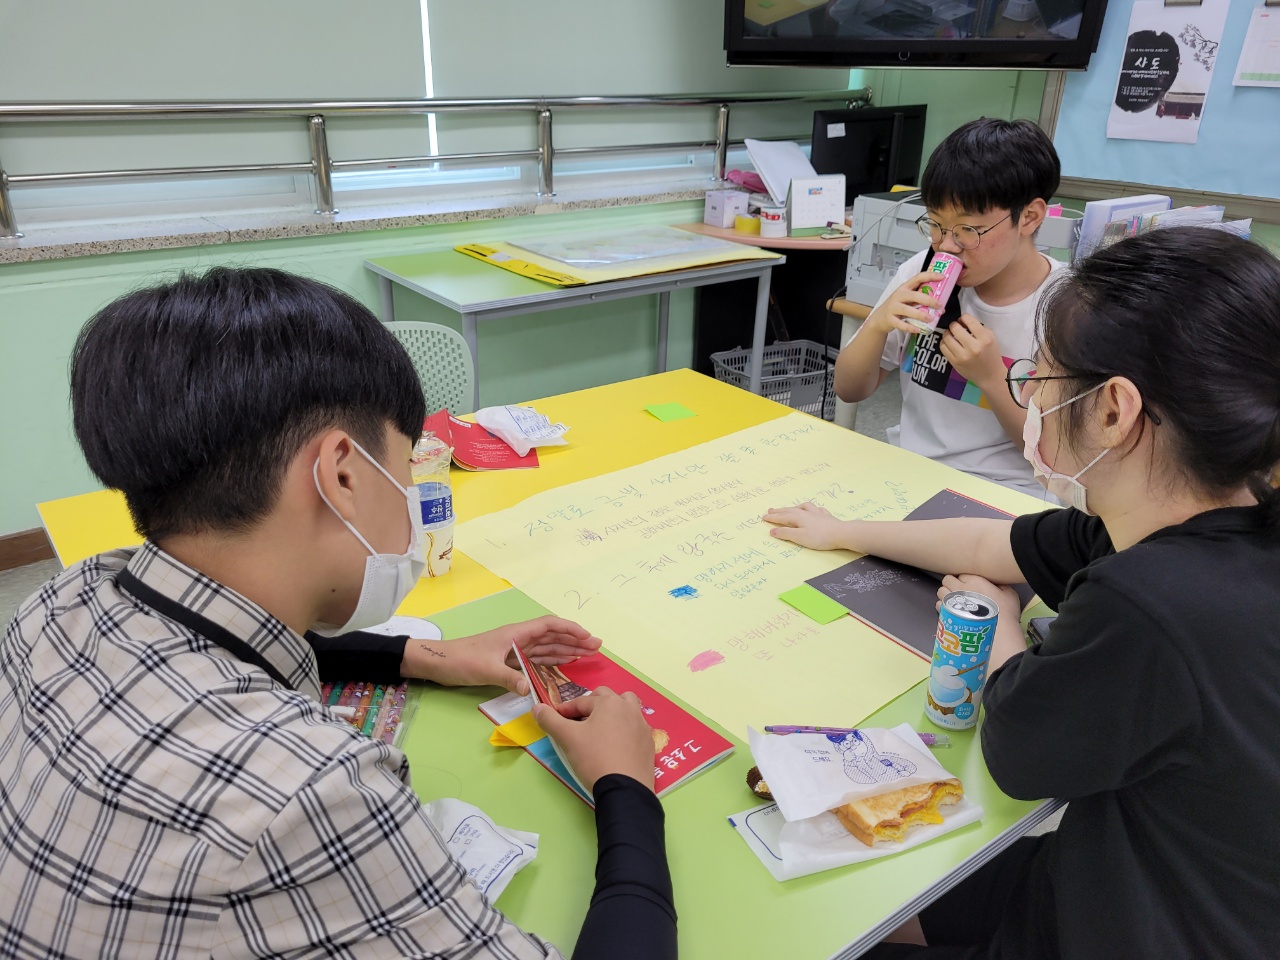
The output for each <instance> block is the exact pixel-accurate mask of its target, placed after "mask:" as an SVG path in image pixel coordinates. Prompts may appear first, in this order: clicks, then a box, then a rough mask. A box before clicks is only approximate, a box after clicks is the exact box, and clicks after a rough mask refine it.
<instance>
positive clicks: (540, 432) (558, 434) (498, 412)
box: [475, 407, 569, 457]
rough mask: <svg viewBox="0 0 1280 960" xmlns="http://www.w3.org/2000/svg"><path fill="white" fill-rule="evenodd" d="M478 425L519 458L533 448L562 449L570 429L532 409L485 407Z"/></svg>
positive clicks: (477, 415)
mask: <svg viewBox="0 0 1280 960" xmlns="http://www.w3.org/2000/svg"><path fill="white" fill-rule="evenodd" d="M475 417H476V423H478V424H480V426H482V427H484V428H485V429H486V430H488V431H489V432H490V433H492V434H493V435H494V436H495V437H498V438H499V439H501V440H503V441H505V442H506V444H507V446H509V447H510V448H511V449H512V450H514V451H515V452H516V456H518V457H523V456H525V455H526V454H527V453H528V452H529V451H530V450H532V449H533V448H534V447H562V446H564V445H565V444H567V443H568V441H567V440H565V439H564V435H565V434H566V433H568V432H569V428H568V427H566V426H565V425H564V424H563V423H552V422H551V421H550V420H548V419H547V418H546V417H544V416H543V415H542V414H540V413H539V412H538V411H537V410H535V409H533V407H485V408H484V409H482V410H477V411H476V413H475Z"/></svg>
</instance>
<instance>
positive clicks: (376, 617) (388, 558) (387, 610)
mask: <svg viewBox="0 0 1280 960" xmlns="http://www.w3.org/2000/svg"><path fill="white" fill-rule="evenodd" d="M351 443H352V446H354V447H355V448H356V449H357V450H359V451H360V454H361V455H362V456H363V457H364V458H365V459H366V460H368V461H369V462H370V463H372V464H373V465H374V466H375V467H377V468H378V472H379V473H381V474H382V475H383V476H384V477H386V478H387V479H388V480H389V481H391V482H392V483H393V484H395V486H396V488H397V489H398V490H400V491H402V492H403V493H404V498H405V507H406V508H407V512H408V516H409V548H408V549H407V550H406V551H405V552H404V553H378V552H377V551H376V550H374V549H373V547H372V546H371V545H370V543H369V541H368V540H366V539H365V538H364V537H363V536H361V534H360V531H359V530H357V529H356V528H355V527H354V526H352V525H351V524H350V523H349V522H348V521H347V520H346V518H345V517H343V516H342V514H340V513H338V511H337V510H336V509H335V508H334V506H333V504H332V503H330V502H329V498H328V497H326V496H325V495H324V491H323V490H321V489H320V460H319V459H317V460H316V462H315V465H314V466H313V467H312V468H311V474H312V476H313V477H314V478H315V481H316V490H317V491H319V493H320V499H321V500H323V501H324V502H325V504H326V505H327V506H328V507H329V509H330V510H333V512H334V513H335V514H336V515H337V517H338V519H339V520H341V521H342V523H343V525H344V526H346V528H347V529H348V530H350V531H351V532H352V533H353V534H355V537H356V539H357V540H359V541H360V542H361V543H362V544H363V545H364V548H365V549H366V550H368V551H369V556H368V557H366V558H365V561H364V583H363V584H362V585H361V587H360V599H359V600H357V601H356V608H355V610H354V611H352V613H351V616H350V617H349V618H348V619H347V622H346V623H344V624H342V625H341V626H337V627H335V626H333V625H332V624H327V623H317V624H315V625H314V626H313V627H312V628H311V629H312V630H314V631H315V632H316V633H318V634H320V635H321V636H324V637H333V636H337V635H338V634H340V633H348V632H349V631H352V630H363V629H365V628H366V627H374V626H377V625H378V624H380V623H386V622H387V621H388V620H390V619H391V618H392V617H393V616H395V612H396V608H398V607H399V606H400V604H401V602H402V601H403V600H404V598H405V597H407V596H408V595H409V591H410V590H412V589H413V585H414V584H415V583H417V582H418V578H419V577H421V576H422V571H423V570H424V569H425V568H426V565H427V558H426V556H425V555H424V554H423V552H422V541H421V538H420V537H419V535H418V527H419V524H421V522H422V516H421V507H420V506H419V504H418V488H417V487H407V488H406V487H402V486H400V483H399V481H397V480H396V478H395V477H393V476H392V475H391V474H389V473H387V471H386V470H385V469H384V468H383V466H382V464H380V463H378V461H377V460H375V459H373V457H371V456H369V454H368V453H366V452H365V449H364V447H362V446H360V444H358V443H356V442H355V441H354V440H352V441H351Z"/></svg>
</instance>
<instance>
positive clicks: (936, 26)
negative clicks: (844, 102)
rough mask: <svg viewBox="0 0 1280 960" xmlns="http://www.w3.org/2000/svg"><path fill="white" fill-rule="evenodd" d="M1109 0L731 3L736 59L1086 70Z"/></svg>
mask: <svg viewBox="0 0 1280 960" xmlns="http://www.w3.org/2000/svg"><path fill="white" fill-rule="evenodd" d="M1106 6H1107V4H1106V0H725V18H724V47H725V52H726V53H727V54H728V60H729V64H730V65H731V66H803V67H1009V68H1017V69H1036V68H1040V69H1047V70H1083V69H1084V68H1085V67H1087V66H1088V65H1089V57H1090V55H1092V53H1093V52H1094V51H1095V50H1096V49H1097V47H1098V32H1099V31H1100V30H1101V29H1102V14H1103V12H1104V11H1105V9H1106Z"/></svg>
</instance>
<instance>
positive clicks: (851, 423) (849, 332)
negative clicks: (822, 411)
mask: <svg viewBox="0 0 1280 960" xmlns="http://www.w3.org/2000/svg"><path fill="white" fill-rule="evenodd" d="M861 325H862V321H861V320H857V319H855V318H853V317H848V316H846V317H844V318H843V319H842V320H841V322H840V347H841V349H843V348H844V345H845V344H846V343H848V342H849V341H850V340H852V339H853V335H854V334H855V333H857V332H858V328H859V327H860V326H861ZM833 419H834V421H835V423H836V426H839V427H845V428H846V429H848V430H855V429H857V427H856V426H855V424H856V423H857V422H858V405H857V404H856V403H845V402H844V401H843V400H841V399H840V398H839V397H837V398H836V413H835V417H834V418H833Z"/></svg>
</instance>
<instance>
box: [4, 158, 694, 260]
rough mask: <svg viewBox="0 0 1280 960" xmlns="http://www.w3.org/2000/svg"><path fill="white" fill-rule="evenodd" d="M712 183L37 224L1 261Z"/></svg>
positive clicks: (484, 216)
mask: <svg viewBox="0 0 1280 960" xmlns="http://www.w3.org/2000/svg"><path fill="white" fill-rule="evenodd" d="M715 186H716V184H715V183H714V181H711V180H708V179H706V178H698V179H692V180H682V181H674V182H669V183H662V184H628V185H625V186H618V187H601V188H596V189H592V190H575V191H563V192H559V193H557V194H555V195H553V196H551V197H537V196H530V195H525V194H510V195H507V196H502V197H469V198H458V199H450V200H439V201H410V202H403V203H396V204H387V205H382V206H372V205H369V206H354V207H351V208H350V209H349V210H341V209H340V210H339V211H338V213H336V214H333V215H332V216H324V215H321V214H317V213H310V212H306V211H302V210H299V211H276V212H270V213H244V214H234V213H233V214H218V215H214V216H208V217H186V218H174V219H165V220H127V221H121V222H116V223H101V224H89V225H83V226H51V227H41V226H34V227H31V228H29V229H25V230H24V233H25V234H26V235H25V236H23V237H18V238H12V239H0V263H28V262H32V261H36V260H60V259H65V258H68V257H87V256H95V255H99V254H106V253H126V252H130V251H134V250H162V249H171V248H175V247H197V246H205V245H208V244H218V243H243V242H246V241H252V240H281V239H287V238H291V237H314V236H323V235H326V234H335V233H357V232H360V231H366V230H393V229H397V228H401V227H420V226H427V225H430V224H437V223H461V222H465V221H470V220H500V219H505V218H510V217H525V216H531V215H532V216H536V215H541V214H547V213H567V212H569V211H573V210H591V209H598V208H604V207H625V206H637V205H640V204H649V203H670V202H674V201H680V200H701V199H702V197H703V195H704V194H705V193H706V191H707V190H709V189H712V188H713V187H715Z"/></svg>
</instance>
